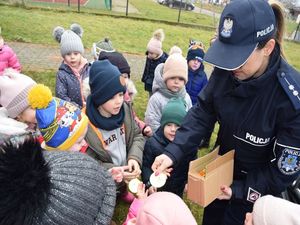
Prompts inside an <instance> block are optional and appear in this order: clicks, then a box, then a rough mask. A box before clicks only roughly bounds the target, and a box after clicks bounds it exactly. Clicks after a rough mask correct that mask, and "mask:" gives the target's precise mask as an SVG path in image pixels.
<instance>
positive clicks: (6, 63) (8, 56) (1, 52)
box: [0, 27, 21, 75]
mask: <svg viewBox="0 0 300 225" xmlns="http://www.w3.org/2000/svg"><path fill="white" fill-rule="evenodd" d="M6 68H12V69H14V70H16V71H18V72H20V71H21V65H20V62H19V59H18V57H17V55H16V54H15V53H14V51H13V50H12V49H11V48H10V47H9V46H8V45H7V44H6V43H4V39H3V37H2V35H1V27H0V75H2V73H3V71H4V70H5V69H6Z"/></svg>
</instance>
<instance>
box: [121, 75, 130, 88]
mask: <svg viewBox="0 0 300 225" xmlns="http://www.w3.org/2000/svg"><path fill="white" fill-rule="evenodd" d="M121 76H122V77H124V80H125V84H126V86H127V84H128V80H129V76H128V74H127V73H122V74H121Z"/></svg>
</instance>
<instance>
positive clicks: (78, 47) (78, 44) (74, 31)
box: [53, 23, 84, 57]
mask: <svg viewBox="0 0 300 225" xmlns="http://www.w3.org/2000/svg"><path fill="white" fill-rule="evenodd" d="M70 29H71V30H65V29H64V28H63V27H60V26H58V27H55V28H54V30H53V37H54V39H55V40H56V41H57V42H58V43H60V53H61V55H62V57H64V56H65V55H67V54H69V53H71V52H79V53H81V54H83V53H84V47H83V44H82V41H81V38H82V34H83V29H82V27H81V26H80V25H79V24H76V23H74V24H72V25H71V27H70Z"/></svg>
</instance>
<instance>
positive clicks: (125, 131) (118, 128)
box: [86, 60, 145, 201]
mask: <svg viewBox="0 0 300 225" xmlns="http://www.w3.org/2000/svg"><path fill="white" fill-rule="evenodd" d="M120 75H121V73H120V71H119V70H118V68H117V67H115V66H114V65H112V64H111V63H110V62H109V61H108V60H102V61H95V62H94V63H93V64H92V67H91V70H90V81H89V84H90V88H91V94H90V95H89V96H88V98H87V105H86V114H87V116H88V118H89V120H90V124H89V127H88V133H87V136H86V140H87V142H88V144H89V146H90V148H89V149H88V151H87V153H88V154H89V155H91V156H92V157H93V158H96V159H97V160H99V161H100V162H101V163H102V164H103V165H104V166H105V167H107V168H113V167H116V166H124V165H128V166H129V171H125V172H124V179H125V180H130V179H133V178H135V177H138V176H139V174H140V165H141V164H142V159H143V148H144V144H145V140H144V138H143V135H142V133H141V131H140V129H139V127H138V126H137V124H136V122H135V121H134V117H133V111H132V107H131V105H130V104H128V103H126V102H124V93H125V92H126V84H125V81H124V77H122V76H120ZM127 193H128V192H126V191H122V194H124V195H122V196H129V195H127ZM124 198H125V197H124ZM132 200H133V199H132V197H130V200H128V201H132Z"/></svg>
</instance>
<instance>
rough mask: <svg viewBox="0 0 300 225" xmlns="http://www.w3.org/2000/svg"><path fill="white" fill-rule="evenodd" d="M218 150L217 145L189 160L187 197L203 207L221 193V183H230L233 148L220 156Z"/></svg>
mask: <svg viewBox="0 0 300 225" xmlns="http://www.w3.org/2000/svg"><path fill="white" fill-rule="evenodd" d="M218 152H219V147H217V148H216V149H215V150H214V151H212V152H210V153H208V154H207V155H205V156H203V157H200V158H198V159H196V160H194V161H192V162H190V167H189V174H188V190H187V198H188V199H190V200H191V201H193V202H195V203H197V204H198V205H200V206H203V207H205V206H207V205H209V204H210V203H211V202H212V201H214V200H215V199H216V198H217V197H218V196H219V195H220V194H221V191H220V186H221V185H223V184H225V185H228V186H230V185H231V184H232V180H233V160H234V150H231V151H229V152H227V153H226V154H225V155H222V156H220V155H218ZM204 170H205V172H204ZM203 173H205V174H203Z"/></svg>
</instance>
